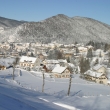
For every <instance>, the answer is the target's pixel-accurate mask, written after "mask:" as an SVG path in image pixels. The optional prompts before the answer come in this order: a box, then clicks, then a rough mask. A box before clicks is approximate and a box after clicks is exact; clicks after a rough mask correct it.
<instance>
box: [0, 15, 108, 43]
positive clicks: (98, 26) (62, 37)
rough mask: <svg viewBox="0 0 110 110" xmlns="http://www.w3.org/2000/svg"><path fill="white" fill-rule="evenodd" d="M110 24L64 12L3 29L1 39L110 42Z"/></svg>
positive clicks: (44, 41)
mask: <svg viewBox="0 0 110 110" xmlns="http://www.w3.org/2000/svg"><path fill="white" fill-rule="evenodd" d="M109 36H110V26H109V25H107V24H105V23H102V22H99V21H97V20H94V19H91V18H86V17H73V18H70V17H68V16H65V15H63V14H59V15H56V16H52V17H50V18H48V19H45V20H44V21H41V22H28V23H24V24H22V25H19V26H18V27H16V28H13V29H9V30H6V31H2V30H1V34H0V38H2V39H1V41H6V40H9V41H11V40H13V41H16V42H17V41H18V42H38V41H39V42H43V43H48V42H51V41H56V42H59V43H74V42H75V41H77V42H81V43H82V42H84V43H86V42H88V41H90V40H93V41H97V42H109V43H110V37H109Z"/></svg>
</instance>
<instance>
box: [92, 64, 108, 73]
mask: <svg viewBox="0 0 110 110" xmlns="http://www.w3.org/2000/svg"><path fill="white" fill-rule="evenodd" d="M106 69H107V68H106V66H105V65H100V64H97V65H95V66H94V67H93V68H92V70H93V71H95V72H98V73H103V74H105V75H106Z"/></svg>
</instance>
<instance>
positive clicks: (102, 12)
mask: <svg viewBox="0 0 110 110" xmlns="http://www.w3.org/2000/svg"><path fill="white" fill-rule="evenodd" d="M57 14H65V15H67V16H69V17H74V16H82V17H89V18H93V19H96V20H99V21H101V22H104V23H107V24H109V25H110V0H0V16H1V17H6V18H11V19H16V20H25V21H40V20H44V19H46V18H48V17H51V16H54V15H57Z"/></svg>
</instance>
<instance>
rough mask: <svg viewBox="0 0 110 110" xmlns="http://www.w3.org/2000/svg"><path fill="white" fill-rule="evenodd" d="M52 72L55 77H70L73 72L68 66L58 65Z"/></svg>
mask: <svg viewBox="0 0 110 110" xmlns="http://www.w3.org/2000/svg"><path fill="white" fill-rule="evenodd" d="M52 74H53V76H54V77H55V78H69V77H70V74H71V73H70V71H69V70H68V69H67V67H61V66H56V67H55V68H54V69H53V70H52Z"/></svg>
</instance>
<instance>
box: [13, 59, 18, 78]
mask: <svg viewBox="0 0 110 110" xmlns="http://www.w3.org/2000/svg"><path fill="white" fill-rule="evenodd" d="M18 61H19V57H16V58H15V61H14V62H13V64H12V66H13V80H14V76H15V75H14V73H15V67H16V65H17V64H18Z"/></svg>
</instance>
